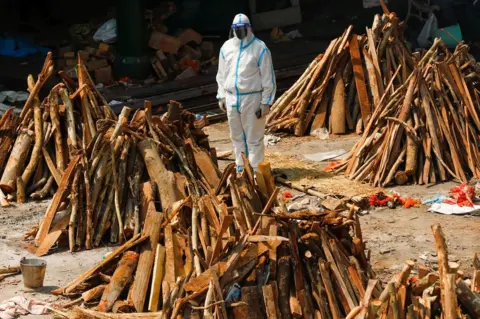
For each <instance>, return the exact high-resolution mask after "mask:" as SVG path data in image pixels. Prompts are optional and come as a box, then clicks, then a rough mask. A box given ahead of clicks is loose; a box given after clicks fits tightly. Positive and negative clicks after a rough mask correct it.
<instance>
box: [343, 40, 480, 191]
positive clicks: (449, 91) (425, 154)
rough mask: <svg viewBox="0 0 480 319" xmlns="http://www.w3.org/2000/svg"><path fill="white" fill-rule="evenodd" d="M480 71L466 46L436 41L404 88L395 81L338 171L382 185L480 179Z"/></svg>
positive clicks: (403, 81) (406, 81) (406, 79)
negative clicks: (393, 86)
mask: <svg viewBox="0 0 480 319" xmlns="http://www.w3.org/2000/svg"><path fill="white" fill-rule="evenodd" d="M478 74H479V73H478V66H477V63H476V61H475V60H474V58H473V57H472V56H471V55H470V54H469V53H468V47H467V46H466V45H464V44H460V45H458V46H457V48H456V49H455V51H454V52H453V53H451V52H449V51H448V49H446V48H445V47H443V45H442V43H441V41H440V40H437V41H435V43H434V45H433V46H432V47H431V49H430V50H428V52H426V53H425V54H423V56H422V58H421V60H420V61H419V62H418V63H417V65H416V67H415V70H414V72H413V73H411V74H410V76H408V77H406V78H405V79H402V83H403V84H402V85H401V86H399V87H397V88H396V89H394V88H392V85H391V83H389V85H388V86H387V89H386V90H385V93H384V94H383V96H382V97H381V100H380V102H379V103H378V104H377V106H376V109H375V111H374V112H373V114H372V115H371V117H370V119H369V121H368V124H367V126H366V128H365V131H364V133H363V135H362V137H361V139H360V140H359V141H358V142H357V144H356V145H355V146H354V148H353V150H352V151H351V153H350V155H349V157H348V158H347V159H346V160H345V161H344V162H343V163H342V164H341V165H340V166H339V167H338V168H337V171H345V175H346V176H347V177H349V178H350V179H353V180H357V181H367V182H369V183H371V184H373V185H380V186H385V185H388V184H390V183H393V182H395V183H396V184H400V185H401V184H405V183H407V182H413V183H417V184H431V183H436V182H443V181H446V180H448V179H454V180H457V181H461V182H466V181H467V180H468V178H470V177H475V178H478V177H480V170H479V167H480V153H479V151H478V149H479V146H480V140H479V134H480V117H479V114H478V112H479V107H480V100H479V91H478V88H477V85H478V79H479V78H478Z"/></svg>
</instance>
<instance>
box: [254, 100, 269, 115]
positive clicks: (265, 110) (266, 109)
mask: <svg viewBox="0 0 480 319" xmlns="http://www.w3.org/2000/svg"><path fill="white" fill-rule="evenodd" d="M268 113H270V105H268V104H260V109H258V111H257V112H255V114H256V115H257V118H258V119H261V118H264V117H266V116H267V115H268Z"/></svg>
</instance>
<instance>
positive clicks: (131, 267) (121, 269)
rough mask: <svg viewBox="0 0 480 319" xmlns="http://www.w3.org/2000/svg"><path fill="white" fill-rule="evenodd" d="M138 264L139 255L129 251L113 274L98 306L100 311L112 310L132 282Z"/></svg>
mask: <svg viewBox="0 0 480 319" xmlns="http://www.w3.org/2000/svg"><path fill="white" fill-rule="evenodd" d="M137 262H138V254H137V253H136V252H133V251H127V252H125V253H124V254H123V256H122V259H120V261H119V262H118V266H117V269H115V272H114V273H113V276H112V279H111V281H110V283H109V284H108V285H107V287H106V288H105V291H104V292H103V295H102V299H101V300H100V304H99V305H98V311H100V312H107V311H109V310H110V309H112V307H113V304H114V303H115V301H116V300H117V298H118V297H119V296H120V294H121V293H122V291H123V289H125V287H126V285H127V283H128V282H129V281H130V280H131V278H132V276H133V272H134V271H135V267H136V266H137Z"/></svg>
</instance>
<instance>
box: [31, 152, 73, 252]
mask: <svg viewBox="0 0 480 319" xmlns="http://www.w3.org/2000/svg"><path fill="white" fill-rule="evenodd" d="M79 160H80V155H77V156H75V157H74V158H73V159H72V160H71V161H70V164H68V167H67V169H66V171H65V174H64V175H63V177H62V182H61V183H60V186H59V187H58V189H57V192H56V193H55V195H54V196H53V199H52V202H51V204H50V206H49V207H48V209H47V211H46V212H45V215H44V217H43V219H42V222H41V223H40V226H39V228H38V233H37V236H36V237H35V244H36V245H39V244H40V243H42V241H43V240H44V239H45V237H46V236H47V234H48V231H49V230H50V226H51V224H52V221H53V218H54V217H55V214H56V213H57V210H58V208H59V207H60V204H61V202H62V201H63V199H64V198H65V197H66V196H67V188H68V187H69V186H70V182H71V181H72V179H73V177H74V172H75V168H76V167H77V164H78V162H79Z"/></svg>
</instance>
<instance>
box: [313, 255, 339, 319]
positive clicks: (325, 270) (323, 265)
mask: <svg viewBox="0 0 480 319" xmlns="http://www.w3.org/2000/svg"><path fill="white" fill-rule="evenodd" d="M318 267H319V270H320V275H321V277H322V282H323V286H324V287H325V291H326V293H327V296H328V305H329V307H330V311H331V315H332V318H333V319H337V318H338V319H339V318H342V314H341V312H340V309H339V308H338V304H337V300H336V294H335V291H334V289H333V285H332V280H331V278H330V274H329V268H330V267H329V264H328V262H325V261H321V260H319V263H318Z"/></svg>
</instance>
